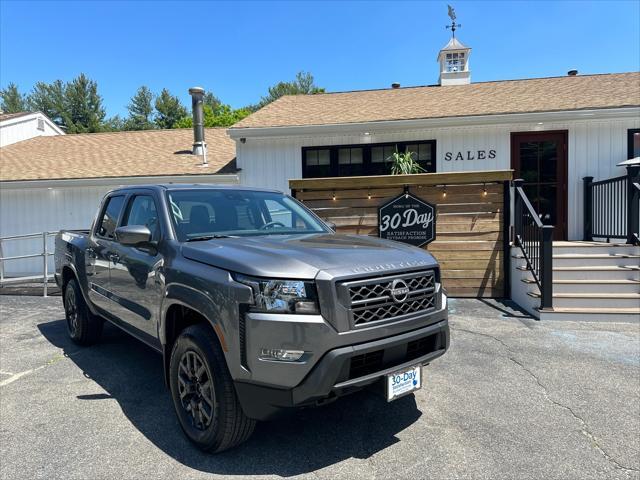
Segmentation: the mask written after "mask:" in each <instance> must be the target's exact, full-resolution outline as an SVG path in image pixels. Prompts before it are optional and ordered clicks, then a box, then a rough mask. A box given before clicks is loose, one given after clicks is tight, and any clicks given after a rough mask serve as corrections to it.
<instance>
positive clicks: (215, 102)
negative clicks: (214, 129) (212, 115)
mask: <svg viewBox="0 0 640 480" xmlns="http://www.w3.org/2000/svg"><path fill="white" fill-rule="evenodd" d="M202 103H203V104H204V105H209V106H210V107H211V109H212V110H213V111H214V112H215V111H216V110H217V109H218V108H220V105H222V102H221V101H220V99H219V98H218V97H216V96H215V95H214V94H213V93H211V92H207V93H205V94H204V98H203V100H202Z"/></svg>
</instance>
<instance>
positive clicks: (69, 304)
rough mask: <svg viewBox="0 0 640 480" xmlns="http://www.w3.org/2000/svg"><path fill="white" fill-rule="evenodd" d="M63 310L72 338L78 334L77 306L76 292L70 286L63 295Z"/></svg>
mask: <svg viewBox="0 0 640 480" xmlns="http://www.w3.org/2000/svg"><path fill="white" fill-rule="evenodd" d="M64 309H65V313H66V317H67V329H68V330H69V334H70V335H71V336H72V337H73V336H75V335H76V333H77V332H78V305H77V301H76V292H75V290H74V289H73V287H71V286H68V287H67V289H66V291H65V294H64Z"/></svg>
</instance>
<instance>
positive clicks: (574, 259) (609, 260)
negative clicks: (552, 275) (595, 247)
mask: <svg viewBox="0 0 640 480" xmlns="http://www.w3.org/2000/svg"><path fill="white" fill-rule="evenodd" d="M624 265H640V255H631V254H625V253H613V254H588V255H578V254H574V253H566V254H565V253H563V254H556V253H554V255H553V266H554V267H579V266H585V267H591V266H594V267H606V266H624Z"/></svg>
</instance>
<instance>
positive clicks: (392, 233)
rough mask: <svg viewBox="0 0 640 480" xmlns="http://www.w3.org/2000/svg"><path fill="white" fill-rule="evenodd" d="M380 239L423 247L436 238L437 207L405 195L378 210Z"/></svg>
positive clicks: (408, 194)
mask: <svg viewBox="0 0 640 480" xmlns="http://www.w3.org/2000/svg"><path fill="white" fill-rule="evenodd" d="M378 232H379V236H380V238H386V239H387V240H396V241H398V242H404V243H409V244H411V245H414V246H416V247H421V246H422V245H426V244H427V243H430V242H432V241H433V240H434V239H435V238H436V207H435V205H431V204H430V203H428V202H425V201H423V200H420V199H419V198H416V197H414V196H413V195H411V194H410V193H403V194H402V195H400V196H399V197H396V198H394V199H393V200H391V201H390V202H387V203H385V204H384V205H382V206H381V207H380V208H379V209H378Z"/></svg>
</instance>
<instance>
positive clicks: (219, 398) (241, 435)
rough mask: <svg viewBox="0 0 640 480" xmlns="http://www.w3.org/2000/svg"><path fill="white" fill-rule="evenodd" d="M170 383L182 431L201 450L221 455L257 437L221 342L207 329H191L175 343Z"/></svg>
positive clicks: (197, 327) (196, 327) (198, 327)
mask: <svg viewBox="0 0 640 480" xmlns="http://www.w3.org/2000/svg"><path fill="white" fill-rule="evenodd" d="M169 383H170V387H171V397H172V398H173V404H174V407H175V409H176V413H177V415H178V420H179V421H180V426H181V427H182V430H184V433H185V434H186V435H187V437H188V438H189V440H191V441H192V442H193V443H195V444H196V445H197V446H198V447H200V448H201V449H202V450H205V451H209V452H221V451H223V450H227V449H229V448H232V447H235V446H236V445H239V444H240V443H242V442H244V441H245V440H246V439H248V438H249V437H250V436H251V434H252V433H253V429H254V428H255V420H252V419H250V418H248V417H247V416H246V415H245V414H244V412H243V411H242V407H241V406H240V403H239V402H238V398H237V396H236V392H235V388H234V386H233V380H232V379H231V375H230V374H229V370H228V369H227V365H226V362H225V359H224V354H223V353H222V349H221V348H220V344H219V343H218V339H217V338H216V337H215V336H214V334H213V332H212V330H211V328H209V327H208V326H207V325H202V324H200V325H192V326H190V327H187V328H186V329H185V330H184V331H183V332H182V333H181V334H180V336H179V337H178V339H177V340H176V342H175V343H174V345H173V350H172V352H171V360H170V363H169Z"/></svg>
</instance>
